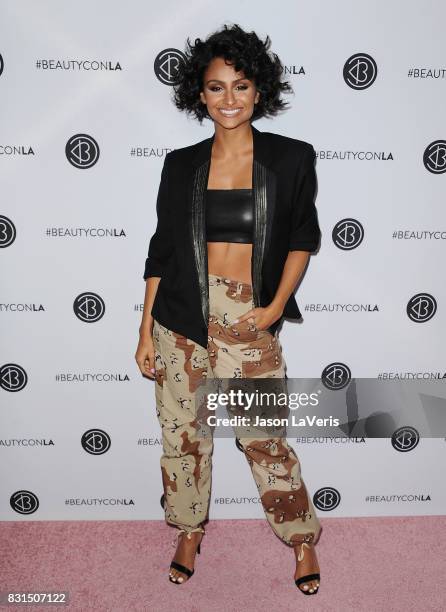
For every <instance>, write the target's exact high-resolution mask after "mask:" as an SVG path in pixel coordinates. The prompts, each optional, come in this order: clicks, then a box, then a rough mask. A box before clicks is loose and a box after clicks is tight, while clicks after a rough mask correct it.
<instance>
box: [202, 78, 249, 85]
mask: <svg viewBox="0 0 446 612" xmlns="http://www.w3.org/2000/svg"><path fill="white" fill-rule="evenodd" d="M239 81H249V79H247V78H246V77H243V78H242V79H235V81H232V82H233V83H238V82H239ZM212 82H215V83H223V85H224V83H225V82H224V81H220V80H219V79H209V81H206V85H208V84H209V83H212Z"/></svg>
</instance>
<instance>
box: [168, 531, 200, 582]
mask: <svg viewBox="0 0 446 612" xmlns="http://www.w3.org/2000/svg"><path fill="white" fill-rule="evenodd" d="M180 533H187V532H186V531H185V530H184V529H180ZM180 533H179V534H178V537H179V535H180ZM202 533H203V536H204V534H205V532H204V530H203V532H202ZM186 537H187V535H186ZM201 539H203V537H202V538H201ZM173 544H174V545H175V541H174V542H173ZM200 549H201V541H200V543H199V544H198V546H197V553H198V554H200ZM170 567H171V568H172V569H176V570H178V571H179V572H182V573H183V574H186V576H187V577H188V578H187V580H186V581H184V580H183V582H178V579H172V576H170V575H169V580H170V582H172V583H173V584H184V582H188V581H189V580H190V578H191V577H192V576H193V575H194V572H195V568H194V569H192V570H191V569H189V568H188V567H186V566H185V565H182V564H181V563H178V562H177V561H172V562H171V563H170Z"/></svg>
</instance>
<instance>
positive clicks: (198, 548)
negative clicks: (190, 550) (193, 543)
mask: <svg viewBox="0 0 446 612" xmlns="http://www.w3.org/2000/svg"><path fill="white" fill-rule="evenodd" d="M200 547H201V542H200V543H199V545H198V547H197V553H198V554H200Z"/></svg>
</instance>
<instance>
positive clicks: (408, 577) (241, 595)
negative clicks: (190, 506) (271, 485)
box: [0, 516, 446, 612]
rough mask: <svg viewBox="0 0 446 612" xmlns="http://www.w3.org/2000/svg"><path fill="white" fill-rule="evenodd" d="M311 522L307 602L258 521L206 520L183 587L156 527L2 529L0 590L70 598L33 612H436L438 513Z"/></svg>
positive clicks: (441, 539) (440, 596) (443, 598)
mask: <svg viewBox="0 0 446 612" xmlns="http://www.w3.org/2000/svg"><path fill="white" fill-rule="evenodd" d="M321 523H322V527H323V530H322V534H321V538H320V540H319V543H318V544H317V548H316V550H317V552H318V558H319V563H320V566H321V586H320V589H319V593H318V594H317V595H312V596H306V595H303V594H302V593H300V592H299V591H298V590H297V588H296V586H295V585H294V583H293V572H294V557H293V551H292V550H291V549H289V548H287V547H286V546H285V545H284V544H282V543H281V542H280V540H279V539H278V538H277V537H276V536H274V534H272V532H271V531H270V528H269V526H268V525H267V523H266V521H263V520H240V521H229V520H224V521H213V522H211V523H209V524H208V525H207V527H206V532H207V533H206V535H205V537H204V539H203V544H202V548H201V555H197V559H196V563H195V574H194V576H192V578H191V580H190V581H189V582H188V583H185V584H183V585H174V584H171V583H170V582H169V581H168V579H167V572H168V567H169V563H170V559H171V557H172V556H173V553H174V548H173V547H172V544H171V542H172V539H173V537H174V536H175V532H174V530H173V529H172V528H169V527H167V525H165V523H164V522H162V521H128V522H124V521H103V522H99V521H97V522H96V521H82V522H63V521H55V522H47V521H24V522H4V523H1V525H0V536H1V538H0V544H1V557H0V572H1V573H0V590H1V591H7V590H20V591H39V592H42V591H45V590H47V589H50V590H52V591H53V592H54V591H57V590H63V591H69V596H70V604H69V605H67V606H65V607H61V606H54V607H50V606H38V607H37V608H36V606H28V608H32V609H38V610H40V611H42V612H43V611H44V610H45V611H46V610H67V609H69V610H70V611H71V610H95V611H102V610H104V611H108V610H113V611H120V612H121V611H122V612H124V611H125V612H127V611H133V610H135V611H146V610H147V611H150V612H164V611H166V612H167V611H169V612H183V611H184V612H217V611H218V612H229V611H230V612H233V611H234V612H244V611H246V612H254V611H255V612H263V611H264V610H271V611H274V612H276V611H280V612H287V611H291V610H293V611H294V610H321V611H322V610H323V611H324V612H328V611H329V612H333V611H334V612H337V611H339V612H350V611H352V612H362V611H364V612H365V611H367V612H378V611H381V610H383V611H384V610H385V611H386V612H387V611H395V610H397V611H400V610H401V611H405V612H412V611H413V612H415V611H417V612H418V611H420V610H421V611H423V612H427V611H435V612H440V611H444V610H446V571H445V570H446V567H445V565H446V564H445V558H446V548H445V543H446V542H445V533H446V517H444V516H443V517H441V516H433V517H432V516H431V517H414V518H412V517H410V518H409V517H397V518H354V519H335V518H326V519H324V518H323V517H322V518H321ZM0 607H1V609H8V610H10V611H11V610H12V609H17V608H16V606H13V607H8V608H6V607H4V606H0ZM20 609H24V608H23V607H20Z"/></svg>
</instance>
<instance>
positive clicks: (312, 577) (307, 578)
mask: <svg viewBox="0 0 446 612" xmlns="http://www.w3.org/2000/svg"><path fill="white" fill-rule="evenodd" d="M304 544H306V542H302V544H301V546H302V559H303V554H304V553H303V545H304ZM307 546H308V544H307ZM299 556H300V554H299ZM320 579H321V575H320V574H319V573H318V572H315V573H314V574H307V575H306V576H301V577H300V578H296V579H295V580H294V582H295V584H296V586H297V588H298V589H299V591H300V592H301V593H303V594H304V595H316V593H317V592H318V591H319V585H318V586H317V587H313V592H310V589H308V590H307V591H304V590H303V589H301V588H300V585H301V584H303V583H304V582H310V581H311V580H317V581H318V582H319V581H320Z"/></svg>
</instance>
